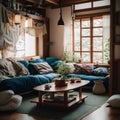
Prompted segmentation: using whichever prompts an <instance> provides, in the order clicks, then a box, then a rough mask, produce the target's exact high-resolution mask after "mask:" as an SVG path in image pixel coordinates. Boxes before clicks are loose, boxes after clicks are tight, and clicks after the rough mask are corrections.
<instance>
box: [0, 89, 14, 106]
mask: <svg viewBox="0 0 120 120" xmlns="http://www.w3.org/2000/svg"><path fill="white" fill-rule="evenodd" d="M13 95H14V92H13V91H12V90H5V91H2V92H0V106H1V105H4V104H6V103H7V102H8V101H9V100H10V99H11V98H12V96H13Z"/></svg>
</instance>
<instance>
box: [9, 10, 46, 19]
mask: <svg viewBox="0 0 120 120" xmlns="http://www.w3.org/2000/svg"><path fill="white" fill-rule="evenodd" d="M7 9H8V10H9V11H11V12H13V13H15V14H17V13H19V14H21V15H23V16H25V15H26V12H24V11H18V10H14V9H11V8H7ZM27 15H28V16H29V17H31V18H32V19H34V20H38V21H45V20H46V18H45V17H43V16H42V15H41V16H37V15H33V14H30V13H27Z"/></svg>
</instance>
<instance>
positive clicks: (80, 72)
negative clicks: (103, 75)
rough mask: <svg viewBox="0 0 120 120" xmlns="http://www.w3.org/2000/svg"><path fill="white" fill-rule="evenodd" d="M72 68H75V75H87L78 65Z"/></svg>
mask: <svg viewBox="0 0 120 120" xmlns="http://www.w3.org/2000/svg"><path fill="white" fill-rule="evenodd" d="M74 67H75V70H74V72H73V73H75V74H89V71H88V70H87V69H85V68H83V67H82V66H80V65H77V64H74Z"/></svg>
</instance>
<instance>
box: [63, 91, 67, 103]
mask: <svg viewBox="0 0 120 120" xmlns="http://www.w3.org/2000/svg"><path fill="white" fill-rule="evenodd" d="M64 104H65V105H67V104H68V92H67V91H65V92H64Z"/></svg>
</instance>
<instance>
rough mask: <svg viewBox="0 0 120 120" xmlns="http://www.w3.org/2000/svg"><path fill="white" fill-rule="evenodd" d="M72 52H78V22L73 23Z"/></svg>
mask: <svg viewBox="0 0 120 120" xmlns="http://www.w3.org/2000/svg"><path fill="white" fill-rule="evenodd" d="M74 50H75V51H79V50H80V21H75V22H74Z"/></svg>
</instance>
